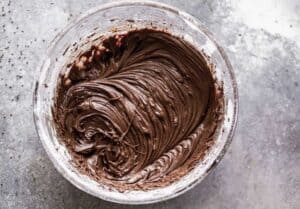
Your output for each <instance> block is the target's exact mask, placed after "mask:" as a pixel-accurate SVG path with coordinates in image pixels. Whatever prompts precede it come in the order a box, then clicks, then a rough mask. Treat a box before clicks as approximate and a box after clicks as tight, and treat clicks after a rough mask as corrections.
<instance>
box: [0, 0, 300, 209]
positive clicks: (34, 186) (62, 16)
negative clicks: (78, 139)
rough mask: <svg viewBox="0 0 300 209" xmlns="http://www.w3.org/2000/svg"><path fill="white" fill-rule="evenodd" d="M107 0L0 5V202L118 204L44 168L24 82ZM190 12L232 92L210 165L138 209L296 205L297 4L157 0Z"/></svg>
mask: <svg viewBox="0 0 300 209" xmlns="http://www.w3.org/2000/svg"><path fill="white" fill-rule="evenodd" d="M104 2H108V1H100V0H98V1H96V0H86V1H78V0H27V1H26V0H14V1H8V0H1V1H0V79H1V81H0V89H1V91H0V129H1V130H0V208H1V209H6V208H9V209H10V208H13V209H25V208H28V209H35V208H37V209H38V208H41V209H47V208H49V209H60V208H66V209H71V208H72V209H77V208H78V209H79V208H82V209H95V208H104V209H109V208H136V209H137V208H141V206H122V205H118V204H112V203H109V202H105V201H102V200H99V199H97V198H94V197H92V196H89V195H87V194H85V193H84V192H81V191H79V190H78V189H76V188H75V187H74V186H72V185H71V184H70V183H68V182H67V181H66V180H65V179H64V178H63V177H62V176H61V175H60V174H59V173H58V172H57V171H56V170H55V169H54V167H53V165H52V163H51V162H50V161H49V159H48V157H47V155H46V153H45V151H44V149H43V148H42V145H41V143H40V141H39V139H38V138H37V134H36V132H35V129H34V124H33V118H32V90H33V88H32V87H33V79H34V73H35V69H36V66H37V63H38V61H39V58H40V54H42V53H43V52H44V50H45V47H46V46H47V45H48V44H49V42H50V40H51V39H52V38H53V37H54V36H55V35H56V34H57V32H58V31H60V30H61V29H62V28H63V27H64V26H65V25H66V24H67V23H68V22H69V21H70V20H72V19H73V18H74V17H75V16H77V15H78V14H80V13H82V12H85V11H86V10H88V9H89V8H92V7H94V6H97V5H99V4H102V3H104ZM163 2H165V3H169V4H171V5H174V6H176V7H179V8H181V9H183V10H185V11H187V12H188V13H191V14H192V15H194V16H196V17H198V18H199V19H200V20H201V21H202V22H203V23H205V25H206V26H207V27H208V28H209V29H210V30H211V31H212V33H213V34H214V35H215V37H216V39H217V40H218V41H219V43H220V44H221V45H223V46H224V48H225V51H226V52H227V54H228V56H229V58H230V60H231V62H232V65H233V67H234V70H235V72H236V77H237V82H238V86H239V94H240V112H239V122H238V127H237V130H236V134H235V137H234V140H233V143H232V145H231V147H230V149H229V151H228V153H227V154H226V156H225V158H224V160H223V161H222V162H221V163H220V165H219V166H218V167H217V168H216V169H215V170H214V171H213V172H212V173H211V174H210V175H209V176H208V177H207V178H206V179H205V180H204V181H203V182H202V183H201V184H200V185H198V186H197V187H196V188H194V189H193V190H191V191H189V192H187V193H185V194H184V195H182V196H180V197H178V198H175V199H172V200H169V201H166V202H162V203H157V204H153V205H147V206H143V208H145V209H150V208H152V209H154V208H155V209H166V208H170V209H171V208H172V209H176V208H177V209H180V208H184V209H186V208H187V209H236V208H238V209H299V208H300V86H299V85H300V1H299V0H280V1H279V0H240V1H239V0H231V1H230V0H219V1H217V0H193V1H192V0H191V1H187V0H163Z"/></svg>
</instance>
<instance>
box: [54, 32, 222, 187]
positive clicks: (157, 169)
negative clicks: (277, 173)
mask: <svg viewBox="0 0 300 209" xmlns="http://www.w3.org/2000/svg"><path fill="white" fill-rule="evenodd" d="M213 71H214V66H213V65H212V64H210V63H209V61H208V58H207V57H206V56H205V55H204V54H203V53H202V52H199V51H198V50H196V49H195V48H194V47H193V46H192V45H191V44H189V43H188V42H186V41H184V40H183V39H181V38H178V37H175V36H172V35H171V34H169V33H167V32H163V31H156V30H152V29H142V30H135V31H129V32H127V33H126V34H116V35H114V36H111V37H106V38H103V40H102V41H101V43H100V44H98V45H93V46H92V47H91V48H90V49H89V50H87V51H85V52H83V53H82V54H81V55H80V56H78V58H77V59H76V60H74V61H72V63H71V67H70V69H69V70H68V71H67V72H66V73H65V74H63V75H62V76H61V78H60V81H59V82H58V86H57V94H56V97H55V105H54V106H53V115H54V121H55V124H56V128H57V130H58V133H59V135H60V136H61V138H62V140H63V142H64V143H65V144H66V145H67V147H68V148H69V150H70V152H71V153H72V156H73V158H74V163H75V165H76V166H77V167H78V168H79V169H80V171H81V172H84V173H86V174H87V175H89V176H91V177H93V178H94V179H96V180H97V181H99V182H101V183H104V184H107V185H110V186H113V187H115V188H117V189H119V190H125V189H150V188H153V187H160V186H164V185H168V184H170V183H171V182H173V181H175V180H177V179H178V178H180V177H181V176H183V175H185V174H186V173H187V172H188V171H189V170H190V169H191V168H192V167H193V166H194V165H195V164H196V163H197V162H198V161H199V160H200V159H201V157H203V155H204V154H205V152H206V151H207V149H208V148H209V147H210V146H211V144H212V143H213V135H214V133H215V132H216V129H217V127H218V124H219V123H220V121H221V120H222V119H223V90H222V87H221V86H220V85H218V84H217V82H216V80H215V78H214V72H213Z"/></svg>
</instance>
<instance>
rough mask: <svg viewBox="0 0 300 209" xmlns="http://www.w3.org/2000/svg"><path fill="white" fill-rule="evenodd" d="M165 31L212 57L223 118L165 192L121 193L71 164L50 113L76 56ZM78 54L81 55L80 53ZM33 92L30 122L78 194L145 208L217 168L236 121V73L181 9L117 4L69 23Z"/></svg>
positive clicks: (45, 61) (53, 44)
mask: <svg viewBox="0 0 300 209" xmlns="http://www.w3.org/2000/svg"><path fill="white" fill-rule="evenodd" d="M145 27H147V28H159V29H165V30H168V31H169V32H171V33H172V34H174V35H176V36H180V37H183V38H184V39H185V40H186V41H188V42H190V43H192V44H193V45H194V46H195V47H197V48H198V49H199V50H203V51H204V53H205V54H206V55H209V56H210V57H211V61H212V62H213V63H214V64H215V65H216V78H217V80H218V82H220V83H222V84H223V88H224V100H225V117H224V121H223V123H222V124H221V125H220V128H219V130H218V131H217V133H216V134H215V143H214V145H213V146H212V147H211V148H210V149H209V151H208V153H207V154H206V155H205V157H204V158H203V159H202V160H200V161H199V163H198V164H197V166H196V167H195V168H194V169H192V170H191V171H190V172H189V173H187V174H186V175H185V176H183V177H182V178H180V179H179V180H178V181H176V182H174V183H172V184H170V185H169V186H166V187H162V188H156V189H152V190H148V191H125V192H119V191H117V190H115V189H111V188H108V187H107V186H105V185H102V184H101V183H99V182H96V181H95V180H93V179H91V178H89V177H88V176H85V175H83V174H81V173H80V172H79V170H78V169H76V168H75V167H74V166H73V165H72V163H71V156H70V155H69V153H68V150H67V149H66V147H65V146H64V145H63V144H61V143H60V140H59V138H58V136H57V133H56V131H55V127H54V125H53V121H52V112H51V107H52V105H53V97H54V95H55V90H56V82H57V81H58V77H59V74H60V73H61V72H62V71H63V70H64V69H66V65H67V64H68V61H69V60H70V59H72V57H75V56H77V55H78V54H79V53H80V50H81V49H82V50H84V49H87V48H89V47H90V46H91V45H92V44H93V43H95V42H97V40H98V38H99V35H110V34H114V33H116V32H120V31H127V30H130V29H135V28H145ZM78 49H79V50H78ZM38 71H39V72H38V75H39V77H38V78H37V79H36V81H35V82H36V83H35V91H34V99H33V103H34V119H35V125H36V129H37V132H38V135H39V137H40V140H41V142H42V144H43V146H44V148H45V150H46V152H47V153H48V155H49V158H50V159H51V160H52V162H53V164H54V166H55V167H56V169H57V170H58V171H59V172H60V173H61V174H62V175H63V176H64V177H65V178H66V179H67V180H68V181H70V182H71V183H72V184H73V185H75V186H76V187H77V188H79V189H81V190H83V191H85V192H87V193H89V194H91V195H93V196H96V197H99V198H101V199H104V200H108V201H112V202H117V203H125V204H145V203H153V202H159V201H162V200H167V199H170V198H173V197H176V196H178V195H180V194H182V193H184V192H185V191H187V190H189V189H191V188H192V187H194V186H195V185H196V184H198V183H199V182H201V181H202V180H203V178H204V177H205V176H206V175H207V174H208V173H209V172H210V171H211V170H212V168H213V167H214V166H216V165H217V164H218V162H219V161H220V159H221V158H222V157H223V155H224V154H225V152H226V150H227V148H228V145H229V144H230V142H231V139H232V136H233V132H234V129H235V125H236V121H237V109H238V96H237V86H236V81H235V78H234V73H233V70H232V67H231V65H230V62H229V60H228V58H227V56H226V55H225V53H224V50H223V49H222V48H221V47H220V46H219V45H218V44H217V43H216V41H215V40H214V38H213V36H212V35H211V34H210V33H209V32H208V31H207V29H206V28H205V27H204V26H203V24H201V22H200V21H199V20H197V19H195V18H194V17H192V16H191V15H189V14H187V13H185V12H183V11H181V10H180V9H177V8H174V7H171V6H168V5H165V4H161V3H155V2H149V1H121V2H114V3H109V4H105V5H101V6H99V7H96V8H94V9H92V10H90V11H88V12H87V13H85V14H84V15H82V16H80V17H79V18H77V19H76V20H74V21H73V22H71V23H70V25H69V26H67V27H66V28H65V29H64V30H63V31H62V32H61V33H59V34H58V35H57V36H56V38H55V39H54V40H53V41H52V42H51V44H50V46H49V48H48V50H47V51H46V52H45V54H44V55H43V58H42V62H41V64H40V66H39V67H38Z"/></svg>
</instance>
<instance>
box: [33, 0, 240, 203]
mask: <svg viewBox="0 0 300 209" xmlns="http://www.w3.org/2000/svg"><path fill="white" fill-rule="evenodd" d="M135 5H137V6H147V7H153V8H158V9H161V10H166V11H168V12H171V13H174V14H177V15H179V16H180V17H181V18H182V19H184V20H185V21H188V22H189V23H191V24H193V25H194V26H196V27H197V28H198V29H201V32H203V33H204V34H205V35H206V36H207V37H208V39H209V40H210V41H211V42H212V43H213V44H214V45H215V46H216V48H217V50H218V52H219V53H220V55H221V57H222V59H223V60H224V61H225V65H226V67H227V69H228V73H229V77H230V81H231V83H232V86H233V113H232V122H231V123H230V125H231V126H230V128H229V132H228V137H227V138H226V141H225V144H224V146H223V148H222V149H221V151H220V153H219V155H217V156H216V157H215V158H214V159H213V160H212V163H211V165H210V167H208V168H207V170H206V171H205V172H204V173H203V174H202V175H200V176H197V177H198V178H195V180H194V181H192V182H191V183H190V184H188V185H186V186H185V187H184V189H181V190H179V191H176V192H174V193H173V194H170V195H165V196H160V197H159V198H157V197H156V198H148V199H147V198H145V200H143V201H141V200H138V201H136V200H128V199H127V200H126V199H121V198H120V199H115V198H112V197H110V196H109V195H103V193H102V194H100V193H96V192H94V191H92V190H91V189H89V188H86V186H85V185H83V184H82V183H81V182H80V181H79V180H78V179H76V178H73V177H70V176H69V175H68V173H67V172H66V170H67V169H66V168H65V167H64V166H62V165H61V164H60V162H59V160H58V159H56V157H55V156H54V154H53V153H52V151H51V150H50V148H49V147H48V145H47V143H46V142H45V140H43V135H42V133H41V132H42V130H41V127H40V124H39V117H40V116H39V113H38V110H39V108H38V104H37V103H38V96H37V94H38V91H39V89H40V88H41V86H42V84H41V83H40V82H39V81H40V80H41V77H42V75H41V74H42V71H43V69H44V68H43V66H45V63H46V62H47V58H46V56H45V55H42V56H41V59H40V64H39V65H38V67H37V70H36V72H37V73H36V74H35V75H36V77H35V79H34V82H35V83H34V91H33V119H34V124H35V129H36V132H37V135H38V138H39V139H40V141H41V142H42V145H43V147H44V149H45V150H46V153H47V155H48V157H49V158H50V160H51V161H52V163H53V165H54V167H55V168H56V170H58V172H59V173H60V174H61V175H62V176H63V177H64V178H65V179H67V180H68V181H69V182H70V183H71V184H72V185H74V186H75V187H76V188H78V189H80V190H81V191H84V192H86V193H88V194H90V195H92V196H94V197H97V198H101V199H103V200H106V201H110V202H114V203H121V204H132V205H138V204H150V203H156V202H160V201H165V200H168V199H171V198H174V197H177V196H179V195H180V194H182V193H184V192H186V191H188V190H190V189H191V188H193V187H195V186H196V185H197V184H198V183H200V182H201V181H202V180H203V179H204V178H205V177H206V176H207V175H208V173H210V172H211V170H212V169H213V168H214V167H216V165H217V164H219V162H220V160H221V159H222V158H223V157H224V155H225V153H226V151H227V149H228V147H229V145H230V144H231V142H232V138H233V135H234V132H235V129H236V125H237V120H238V106H239V97H238V88H237V82H236V78H235V75H234V71H233V68H232V65H231V63H230V61H229V59H228V57H227V55H226V53H225V50H224V49H223V48H222V47H221V46H220V45H219V44H218V43H217V42H216V40H215V39H214V37H213V35H212V33H211V32H210V31H209V30H208V29H207V28H206V27H205V25H204V24H203V23H202V22H201V21H200V20H199V19H198V18H196V17H194V16H192V15H190V14H188V13H186V12H184V11H182V10H181V9H179V8H176V7H174V6H170V5H168V4H165V3H160V2H154V1H149V0H121V1H117V2H109V3H105V4H102V5H99V6H96V7H93V8H92V9H90V10H88V11H86V12H85V13H83V14H81V15H79V16H78V17H77V18H74V19H73V20H72V21H70V22H69V23H68V24H67V26H66V27H65V28H63V29H62V30H61V31H60V32H59V33H57V35H56V36H55V37H54V38H53V39H52V41H51V42H50V44H49V46H48V47H47V50H46V53H45V54H48V53H49V52H50V51H51V50H52V49H53V48H54V46H55V44H56V43H57V42H58V41H59V40H60V39H61V37H62V36H63V35H64V34H66V33H67V32H68V31H69V30H70V29H71V28H72V27H74V25H75V24H76V23H78V22H79V21H81V20H83V19H84V18H86V17H88V16H90V15H92V14H94V13H97V12H100V11H103V10H106V9H110V8H113V7H123V6H135Z"/></svg>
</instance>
